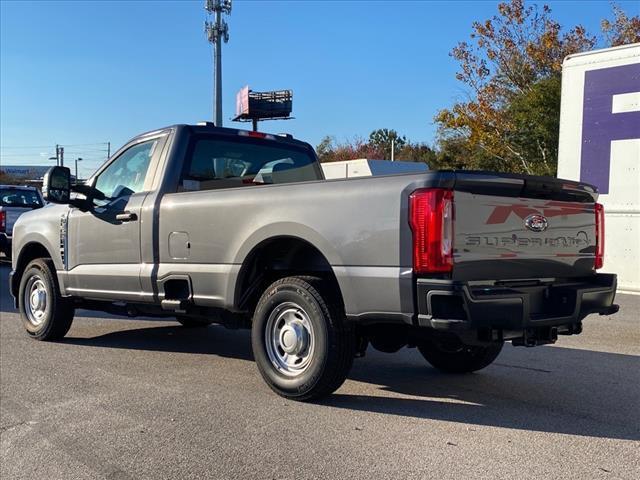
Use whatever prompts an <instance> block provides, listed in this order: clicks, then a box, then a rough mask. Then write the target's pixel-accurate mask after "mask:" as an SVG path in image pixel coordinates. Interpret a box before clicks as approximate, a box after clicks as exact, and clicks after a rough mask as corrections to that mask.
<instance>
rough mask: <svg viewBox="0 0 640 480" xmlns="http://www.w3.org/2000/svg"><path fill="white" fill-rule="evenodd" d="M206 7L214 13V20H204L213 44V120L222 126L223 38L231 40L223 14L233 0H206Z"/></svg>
mask: <svg viewBox="0 0 640 480" xmlns="http://www.w3.org/2000/svg"><path fill="white" fill-rule="evenodd" d="M204 9H205V10H206V11H207V12H208V13H209V14H213V15H214V21H213V22H209V21H205V22H204V31H205V33H206V34H207V40H208V41H209V42H210V43H212V44H213V85H214V87H213V120H214V124H215V126H216V127H221V126H222V40H224V43H227V42H228V41H229V26H228V25H227V22H225V21H224V20H223V18H222V14H223V13H226V14H227V15H228V14H230V13H231V0H205V4H204Z"/></svg>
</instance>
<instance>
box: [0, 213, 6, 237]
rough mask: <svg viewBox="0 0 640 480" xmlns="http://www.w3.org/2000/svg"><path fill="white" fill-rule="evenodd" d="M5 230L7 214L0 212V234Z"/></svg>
mask: <svg viewBox="0 0 640 480" xmlns="http://www.w3.org/2000/svg"><path fill="white" fill-rule="evenodd" d="M6 229H7V212H4V211H3V212H0V232H4V231H5V230H6Z"/></svg>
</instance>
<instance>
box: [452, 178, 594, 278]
mask: <svg viewBox="0 0 640 480" xmlns="http://www.w3.org/2000/svg"><path fill="white" fill-rule="evenodd" d="M596 198H597V193H596V192H595V189H594V188H593V187H591V186H589V185H585V184H580V183H577V182H568V181H565V180H558V179H554V178H542V177H526V176H510V175H499V176H495V175H486V174H474V173H464V174H461V173H458V174H457V175H456V185H455V194H454V202H455V203H454V205H455V226H454V231H455V243H454V245H455V251H454V266H453V278H454V279H457V280H506V279H529V278H572V277H583V276H587V275H590V274H592V273H593V271H594V270H593V268H594V260H595V251H596V238H595V237H596V236H595V207H594V204H595V200H596Z"/></svg>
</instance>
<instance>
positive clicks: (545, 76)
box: [435, 0, 640, 175]
mask: <svg viewBox="0 0 640 480" xmlns="http://www.w3.org/2000/svg"><path fill="white" fill-rule="evenodd" d="M613 15H614V18H613V19H612V20H606V19H605V20H603V21H602V31H603V34H604V36H605V45H606V46H616V45H622V44H626V43H633V42H639V41H640V17H639V16H637V15H636V16H633V17H629V16H627V15H626V14H625V13H624V11H622V9H621V8H620V7H618V6H617V5H615V4H613ZM595 45H596V37H595V36H594V35H590V34H588V33H587V32H586V30H585V29H584V28H583V27H582V26H580V25H578V26H575V27H573V28H571V29H569V30H563V29H562V28H561V26H560V24H559V23H558V22H556V21H555V20H553V18H552V17H551V9H550V8H549V7H548V6H546V5H544V6H542V7H541V8H539V7H537V6H527V5H525V2H524V0H512V1H510V2H503V3H500V4H499V5H498V14H497V15H495V16H493V17H492V18H491V19H489V20H486V21H484V22H474V23H473V27H472V33H471V35H470V40H469V41H468V42H461V43H459V44H458V45H457V46H456V47H455V48H454V49H453V51H452V52H451V56H452V57H453V58H455V59H456V60H457V61H458V63H459V65H460V71H459V72H458V73H457V75H456V78H457V79H458V80H459V81H460V82H462V83H463V84H464V85H465V86H466V87H467V94H468V98H467V99H466V100H465V101H460V102H457V103H455V104H454V105H453V106H452V107H450V108H447V109H443V110H441V111H440V112H438V114H437V115H436V118H435V120H436V123H437V124H438V150H439V151H438V163H439V164H440V166H442V167H447V166H448V167H453V168H459V167H460V166H462V167H464V168H475V169H487V170H502V171H507V172H521V173H532V174H541V175H555V173H556V167H557V161H558V151H557V145H558V131H559V123H560V91H561V72H562V62H563V60H564V57H565V56H566V55H569V54H572V53H577V52H581V51H585V50H590V49H592V48H593V47H594V46H595ZM456 155H464V156H463V157H461V158H457V157H456Z"/></svg>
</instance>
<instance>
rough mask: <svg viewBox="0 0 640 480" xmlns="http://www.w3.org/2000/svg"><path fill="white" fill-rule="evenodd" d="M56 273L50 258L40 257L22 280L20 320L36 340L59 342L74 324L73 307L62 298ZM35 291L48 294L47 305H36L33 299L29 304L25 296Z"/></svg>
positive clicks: (19, 296) (33, 262)
mask: <svg viewBox="0 0 640 480" xmlns="http://www.w3.org/2000/svg"><path fill="white" fill-rule="evenodd" d="M55 272H56V270H55V266H54V265H53V262H52V261H51V260H50V259H48V258H39V259H37V260H33V261H32V262H31V263H29V265H27V268H26V269H25V270H24V273H23V274H22V278H21V279H20V289H19V290H18V291H19V294H18V306H19V309H20V317H21V318H22V323H23V324H24V327H25V329H26V330H27V333H28V334H29V336H30V337H32V338H35V339H36V340H59V339H61V338H62V337H64V336H65V335H66V334H67V332H68V331H69V329H70V328H71V323H72V322H73V315H74V313H75V310H74V308H73V304H72V303H71V301H70V300H69V299H67V298H64V297H62V296H61V295H60V289H59V287H58V279H57V277H56V273H55ZM38 282H39V283H38ZM34 284H35V287H34ZM38 287H41V288H38ZM34 288H35V290H41V291H42V292H44V294H43V296H44V304H42V300H38V301H37V302H35V301H34V303H37V305H36V306H32V304H31V303H30V302H29V300H27V302H29V304H27V303H26V302H25V296H27V295H28V291H27V289H29V291H31V292H33V289H34ZM34 295H36V297H37V296H38V295H37V294H34ZM29 298H31V296H30V297H29ZM34 311H37V312H38V313H41V316H37V315H36V313H34ZM36 319H37V321H36Z"/></svg>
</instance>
